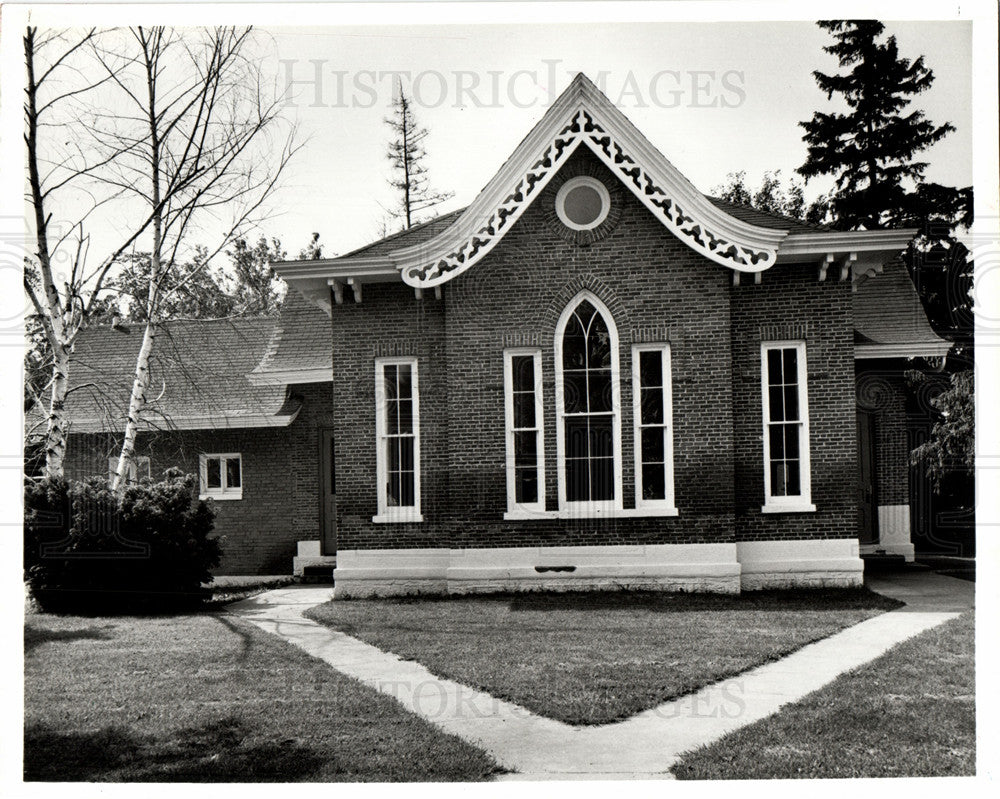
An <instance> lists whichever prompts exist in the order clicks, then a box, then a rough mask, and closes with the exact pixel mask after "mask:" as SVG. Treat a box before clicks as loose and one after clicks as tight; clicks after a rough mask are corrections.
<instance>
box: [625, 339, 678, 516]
mask: <svg viewBox="0 0 1000 799" xmlns="http://www.w3.org/2000/svg"><path fill="white" fill-rule="evenodd" d="M642 352H658V353H660V368H661V369H662V373H663V425H662V427H663V429H664V445H663V446H664V448H665V449H664V463H665V469H666V475H665V476H664V489H665V490H664V499H643V497H642V429H643V427H648V426H653V425H643V424H642V396H641V391H640V383H641V375H640V369H639V354H640V353H642ZM673 407H674V399H673V375H672V374H671V361H670V345H669V344H635V345H633V346H632V420H633V435H632V443H633V449H634V450H635V507H636V509H637V510H648V511H653V512H656V514H657V515H660V516H676V515H677V508H676V506H675V505H674V412H673ZM655 426H656V427H660V425H655Z"/></svg>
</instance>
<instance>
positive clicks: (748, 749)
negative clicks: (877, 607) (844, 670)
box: [673, 612, 976, 780]
mask: <svg viewBox="0 0 1000 799" xmlns="http://www.w3.org/2000/svg"><path fill="white" fill-rule="evenodd" d="M973 619H974V616H973V614H972V613H971V612H970V613H966V614H964V615H962V616H961V617H959V618H958V619H955V620H954V621H951V622H948V623H947V624H943V625H941V626H940V627H936V628H934V629H932V630H929V631H928V632H926V633H923V634H922V635H919V636H917V637H915V638H913V639H911V640H910V641H907V642H905V643H903V644H900V645H899V646H897V647H894V648H893V649H891V650H890V651H889V652H887V653H886V654H885V655H883V656H882V657H880V658H878V659H877V660H874V661H872V662H871V663H869V664H867V665H865V666H862V667H861V668H859V669H856V670H854V671H853V672H850V673H849V674H845V675H843V676H841V677H839V678H838V679H836V680H834V681H833V682H832V683H830V684H829V685H828V686H826V687H825V688H823V689H821V690H819V691H816V692H815V693H813V694H810V695H809V696H807V697H806V698H805V699H803V700H802V701H800V702H796V703H794V704H792V705H789V706H788V707H786V708H785V709H783V710H782V711H781V712H780V713H778V714H777V715H775V716H771V717H770V718H767V719H764V720H762V721H759V722H757V723H756V724H752V725H750V726H748V727H744V728H743V729H741V730H737V731H736V732H734V733H731V734H730V735H727V736H726V737H725V738H722V739H720V740H719V741H716V742H715V743H714V744H710V745H709V746H705V747H702V748H701V749H698V750H696V751H694V752H693V753H690V754H689V755H687V756H686V757H685V758H684V759H683V760H682V761H681V762H680V763H679V764H677V765H676V766H674V768H673V772H674V774H675V775H676V776H677V777H678V778H680V779H703V780H722V779H735V780H749V779H791V778H795V777H943V776H971V775H974V774H975V772H976V707H975V665H974V657H973V654H974V653H973V650H974V646H975V630H974V623H973Z"/></svg>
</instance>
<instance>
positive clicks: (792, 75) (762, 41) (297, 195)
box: [261, 21, 972, 254]
mask: <svg viewBox="0 0 1000 799" xmlns="http://www.w3.org/2000/svg"><path fill="white" fill-rule="evenodd" d="M886 28H887V31H886V32H887V34H892V35H895V36H896V38H897V41H898V44H899V49H900V53H901V55H902V56H903V57H907V58H911V59H912V58H916V57H917V56H919V55H921V54H923V55H924V56H925V63H926V65H927V66H929V67H930V68H931V69H932V70H933V71H934V74H935V77H936V80H935V82H934V84H933V86H932V87H931V88H930V90H928V91H927V92H925V93H924V94H922V95H920V96H918V97H917V98H916V100H915V101H914V103H913V105H912V106H911V108H920V109H922V110H924V111H925V113H926V114H927V116H928V117H929V118H930V119H931V120H932V121H933V122H935V123H938V124H940V123H943V122H945V121H950V122H951V123H952V124H953V125H954V126H955V127H956V131H955V132H954V133H952V134H950V135H949V136H948V137H946V138H945V139H944V140H943V141H942V142H940V143H938V144H937V145H935V146H934V147H933V148H932V149H931V150H929V151H927V153H926V154H925V156H924V157H925V160H927V161H928V162H929V164H930V166H929V167H928V169H927V172H926V177H927V179H928V180H932V181H936V182H940V183H943V184H945V185H958V186H964V185H968V184H969V183H970V182H971V176H972V163H971V152H972V146H971V141H972V137H971V124H970V111H971V102H972V97H971V63H972V55H971V24H970V23H968V22H940V21H937V22H888V23H887V24H886ZM263 33H264V38H263V39H262V41H261V52H262V57H263V59H264V63H265V64H266V65H267V68H268V69H269V70H271V71H272V75H273V76H274V77H275V78H276V79H277V80H278V82H279V83H280V84H281V86H282V87H289V90H290V96H291V97H292V100H291V103H290V104H289V106H288V107H287V108H286V113H287V114H288V116H289V118H290V119H293V120H295V121H296V122H297V123H298V125H299V130H300V133H301V134H302V135H303V136H304V137H306V138H307V139H308V142H307V144H306V146H305V147H304V149H303V150H302V152H301V153H300V154H299V156H298V157H297V159H296V161H294V162H293V164H292V166H291V168H290V169H289V171H288V173H287V176H286V180H285V188H284V189H283V191H282V193H281V195H279V196H278V197H277V198H276V202H275V207H276V208H278V209H280V211H279V215H278V216H276V217H275V218H273V219H272V220H270V221H269V222H268V223H267V225H266V227H265V230H266V231H267V232H268V234H269V235H276V236H278V237H279V238H280V239H281V240H282V242H283V243H284V244H285V245H286V247H287V248H288V249H289V251H290V252H293V254H294V253H297V252H298V249H300V248H301V246H304V245H305V243H306V242H307V240H308V239H309V236H310V235H311V233H312V232H314V231H315V232H318V233H320V235H321V241H322V242H324V243H325V245H326V246H325V249H324V252H325V254H332V253H334V252H336V253H344V252H347V251H349V250H351V249H353V248H355V247H358V246H362V245H364V244H366V243H368V242H369V241H372V240H374V239H375V238H377V237H378V233H379V230H380V227H381V221H382V220H383V218H384V217H385V209H386V208H389V207H391V206H392V205H393V204H394V201H395V196H394V194H393V191H392V189H390V187H389V186H388V184H387V179H388V178H389V176H390V166H389V163H388V160H387V159H386V157H385V149H386V146H387V143H388V141H389V138H390V136H391V131H390V130H389V128H388V126H387V125H386V124H385V123H384V118H385V117H386V116H387V115H388V114H389V113H390V107H391V102H392V97H393V86H394V84H395V81H396V77H395V76H394V73H396V72H399V73H402V74H400V75H399V80H400V81H401V82H402V85H403V87H404V91H407V93H408V94H410V95H412V96H413V97H414V99H415V101H416V102H415V113H416V116H417V119H418V121H419V122H420V123H421V124H422V125H423V126H425V127H426V128H427V129H428V130H429V135H428V137H427V139H426V141H425V145H426V149H427V153H428V155H427V158H426V166H427V168H428V176H429V178H430V183H431V186H432V188H433V189H436V190H438V191H453V192H454V193H455V196H454V198H453V199H452V200H451V201H449V202H447V203H445V204H442V205H440V206H438V207H437V208H436V209H435V210H436V211H437V212H440V213H444V212H447V211H449V210H452V209H455V208H460V207H462V206H464V205H467V204H468V203H469V202H471V201H472V199H473V198H474V197H475V195H476V193H477V192H478V191H479V190H480V189H481V188H482V187H483V186H484V185H485V184H486V182H487V181H488V180H489V179H490V178H491V177H492V175H493V174H494V173H495V172H496V170H497V169H499V167H500V166H501V164H502V163H503V162H504V160H505V159H506V158H507V156H508V155H509V154H510V153H511V152H512V151H513V149H514V148H515V147H516V146H517V144H518V142H519V141H520V140H521V139H522V138H523V137H524V136H525V135H526V134H527V133H528V132H529V130H530V129H531V127H532V126H533V125H534V124H535V123H536V122H537V121H538V120H539V119H540V118H541V116H542V115H543V113H544V112H545V109H546V107H547V106H548V104H549V103H550V102H551V101H552V100H553V99H554V98H555V97H556V96H558V94H559V93H560V92H561V91H562V90H563V89H564V88H565V87H566V86H567V84H568V83H569V81H570V80H571V79H572V77H573V75H575V74H576V72H578V71H582V72H584V73H585V74H587V75H588V76H589V77H590V78H591V79H592V80H594V81H595V82H597V83H598V85H599V86H601V87H602V88H603V89H604V90H605V93H606V94H607V95H608V96H609V97H610V98H611V100H612V101H613V102H615V103H616V104H617V105H618V107H619V108H620V109H621V110H622V111H623V112H624V113H625V114H626V115H627V116H628V117H629V118H630V119H631V120H632V121H633V123H635V125H636V126H637V127H638V128H639V129H640V130H641V131H642V132H643V133H644V134H645V135H646V137H647V138H649V139H650V140H651V141H652V143H653V144H654V145H656V146H657V147H658V148H659V149H660V150H661V152H663V154H664V155H665V156H666V157H667V158H668V159H669V160H670V161H671V162H672V163H673V164H674V166H676V167H677V168H678V169H679V170H680V171H681V173H682V174H684V175H685V176H686V177H687V178H688V179H689V180H691V181H692V182H693V183H694V184H695V186H697V187H698V188H699V189H700V190H702V191H704V192H711V191H712V190H713V189H715V188H716V187H717V186H718V185H720V184H721V183H723V182H724V181H725V180H726V177H727V174H728V173H730V172H734V171H737V170H745V172H746V176H747V180H748V182H749V183H750V184H751V185H757V184H758V183H759V182H760V180H761V178H762V176H763V173H764V172H765V171H766V170H775V169H780V170H781V172H782V175H783V176H784V177H785V178H791V177H793V176H794V170H795V168H796V167H798V166H800V165H801V164H802V163H803V161H804V159H805V155H806V147H805V144H804V143H803V142H802V138H801V137H802V129H801V128H800V127H799V125H798V123H799V122H800V121H802V120H806V119H809V118H810V117H811V116H812V114H813V112H814V111H816V110H827V111H828V110H832V109H833V108H834V107H835V106H834V103H832V102H829V101H827V99H826V96H825V95H824V94H823V93H822V92H821V91H820V90H819V88H818V87H817V86H816V83H815V80H814V78H813V77H812V72H813V70H820V71H823V72H827V73H830V72H835V71H837V69H838V66H837V63H836V59H835V58H834V57H833V56H831V55H829V54H827V53H824V52H823V50H822V48H823V46H824V45H826V44H829V43H830V42H831V41H832V38H831V37H830V36H829V34H827V33H826V32H825V31H822V30H820V29H819V28H818V27H817V26H816V25H815V24H813V23H811V22H781V23H775V22H768V23H761V22H739V23H726V22H714V23H682V22H661V23H649V22H643V23H621V24H601V25H597V24H576V25H574V24H564V25H560V26H557V27H553V26H552V25H547V24H546V25H542V24H523V25H478V26H430V25H428V26H412V25H411V26H406V27H402V26H400V27H394V26H380V27H349V28H324V27H315V28H274V27H272V28H267V29H265V30H264V31H263ZM829 186H830V182H829V181H828V180H824V179H816V180H813V181H811V182H810V184H809V185H808V186H807V190H806V191H807V196H813V195H815V194H817V193H819V192H820V191H825V190H827V189H828V188H829Z"/></svg>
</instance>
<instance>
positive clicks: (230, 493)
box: [198, 452, 244, 500]
mask: <svg viewBox="0 0 1000 799" xmlns="http://www.w3.org/2000/svg"><path fill="white" fill-rule="evenodd" d="M210 459H216V460H218V461H219V482H220V483H221V484H222V485H221V488H209V487H208V461H209V460H210ZM232 459H236V460H237V461H239V464H240V484H239V487H237V488H232V487H230V486H229V485H228V484H227V471H228V470H227V469H226V465H225V463H224V461H227V460H232ZM198 478H199V481H200V486H201V490H200V491H199V494H198V498H199V499H221V500H230V499H243V482H244V480H243V456H242V455H241V454H240V453H239V452H203V453H201V454H200V455H199V456H198Z"/></svg>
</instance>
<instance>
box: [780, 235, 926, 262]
mask: <svg viewBox="0 0 1000 799" xmlns="http://www.w3.org/2000/svg"><path fill="white" fill-rule="evenodd" d="M918 232H919V231H918V230H917V229H916V228H900V229H898V230H847V231H816V232H815V233H791V234H789V235H788V236H787V237H786V238H785V239H784V240H783V241H782V242H781V246H780V247H779V248H778V262H779V263H783V262H784V263H788V262H790V261H801V260H813V259H814V258H815V259H822V258H825V257H826V256H827V255H834V256H839V255H848V254H849V253H865V254H867V255H869V256H871V255H876V254H884V255H885V256H886V257H888V258H892V257H895V256H896V255H897V254H898V253H900V252H902V251H903V250H905V249H906V247H907V246H908V245H909V243H910V242H911V241H912V240H913V238H914V237H915V236H916V235H917V233H918Z"/></svg>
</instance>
